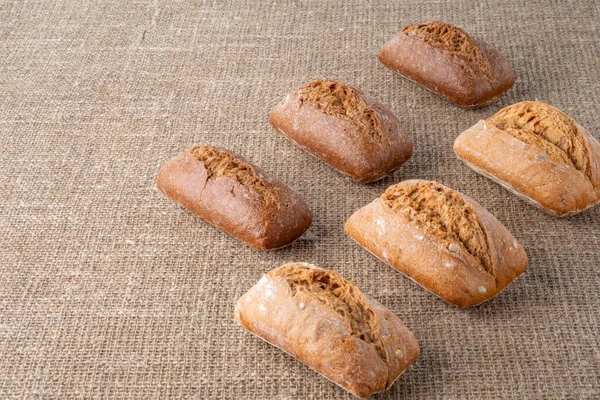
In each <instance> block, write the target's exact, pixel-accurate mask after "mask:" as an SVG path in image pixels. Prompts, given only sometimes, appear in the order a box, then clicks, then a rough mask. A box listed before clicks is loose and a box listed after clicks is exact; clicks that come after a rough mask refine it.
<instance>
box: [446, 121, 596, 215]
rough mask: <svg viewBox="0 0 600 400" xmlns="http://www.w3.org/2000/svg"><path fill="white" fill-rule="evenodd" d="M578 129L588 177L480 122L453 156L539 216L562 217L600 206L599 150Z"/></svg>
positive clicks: (456, 146) (463, 137)
mask: <svg viewBox="0 0 600 400" xmlns="http://www.w3.org/2000/svg"><path fill="white" fill-rule="evenodd" d="M577 128H578V129H579V131H580V133H581V135H582V138H583V140H584V142H585V147H586V148H585V150H586V156H588V157H589V161H590V163H589V164H590V169H589V176H586V174H585V173H583V172H582V171H580V170H578V169H576V168H574V167H573V165H571V164H570V163H566V162H562V161H561V160H557V159H555V158H553V157H550V156H548V154H547V153H546V152H545V151H544V150H543V149H542V148H540V147H537V146H535V145H531V144H528V143H525V142H523V141H521V140H519V139H517V138H515V137H513V136H511V135H509V134H508V133H506V132H505V131H503V130H501V129H498V128H497V127H496V126H494V125H493V124H491V123H489V122H488V121H485V120H482V121H479V122H478V123H477V124H475V125H474V126H472V127H471V128H469V129H467V130H466V131H464V132H463V133H461V134H460V135H459V136H458V138H457V139H456V141H455V142H454V152H455V153H456V155H457V156H458V158H459V159H461V160H462V161H463V162H464V163H465V164H466V165H468V166H470V167H471V168H473V169H474V170H475V171H476V172H477V173H479V174H481V175H484V176H487V177H488V178H491V179H492V180H494V181H495V182H497V183H499V184H500V185H502V186H503V187H505V188H506V189H508V190H510V191H511V192H513V193H515V194H517V195H518V196H519V197H520V198H522V199H524V200H526V201H528V202H529V203H531V204H533V205H535V206H536V207H537V208H539V209H540V210H542V211H544V212H546V213H548V214H550V215H553V216H557V217H566V216H569V215H573V214H577V213H579V212H581V211H584V210H586V209H588V208H590V207H593V206H595V205H596V204H598V203H600V144H599V143H598V141H597V140H596V139H594V138H593V137H592V136H591V135H590V134H589V133H588V132H587V131H586V130H585V129H584V128H582V127H581V126H579V125H577Z"/></svg>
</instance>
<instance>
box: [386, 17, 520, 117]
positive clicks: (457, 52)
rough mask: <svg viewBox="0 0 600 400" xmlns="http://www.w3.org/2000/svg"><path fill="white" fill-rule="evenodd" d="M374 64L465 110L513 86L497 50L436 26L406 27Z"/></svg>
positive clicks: (448, 27) (455, 30) (444, 25)
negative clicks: (380, 65)
mask: <svg viewBox="0 0 600 400" xmlns="http://www.w3.org/2000/svg"><path fill="white" fill-rule="evenodd" d="M379 60H380V61H381V62H382V63H383V65H385V66H386V67H388V68H389V69H391V70H393V71H396V72H399V73H400V74H401V75H403V76H404V77H405V78H408V79H410V80H412V81H414V82H416V83H418V84H419V85H421V86H424V87H425V88H427V89H429V90H431V91H433V92H435V93H438V94H440V95H441V96H443V97H445V98H446V99H448V100H450V101H452V102H454V103H456V104H459V105H461V106H463V107H467V108H475V107H480V106H482V105H484V104H487V103H489V102H491V101H493V100H495V99H496V98H498V97H500V96H502V95H503V94H504V93H505V92H506V91H507V90H508V89H510V88H511V87H512V85H513V84H514V82H515V76H514V73H513V71H512V68H511V67H510V65H509V64H508V62H507V61H506V59H505V58H504V57H503V56H502V55H501V54H500V53H499V52H498V51H497V50H495V49H493V48H491V47H489V46H488V45H487V44H486V43H484V42H483V41H478V40H475V39H473V38H472V37H471V36H469V35H468V34H467V33H466V32H465V31H463V30H462V29H460V28H457V27H455V26H453V25H450V24H447V23H445V22H439V21H431V22H427V23H425V24H413V25H408V26H406V27H405V28H404V29H402V31H401V32H399V33H398V34H397V35H396V36H394V37H393V38H392V39H390V40H389V41H388V42H387V43H385V45H384V46H383V48H382V49H381V51H380V53H379Z"/></svg>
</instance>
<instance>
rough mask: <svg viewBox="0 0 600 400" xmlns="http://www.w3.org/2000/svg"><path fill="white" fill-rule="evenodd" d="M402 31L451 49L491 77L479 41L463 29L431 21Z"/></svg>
mask: <svg viewBox="0 0 600 400" xmlns="http://www.w3.org/2000/svg"><path fill="white" fill-rule="evenodd" d="M402 32H404V33H406V34H407V35H409V36H417V37H419V38H421V39H422V40H423V41H424V42H425V43H427V44H429V45H430V46H433V47H436V48H439V49H442V50H446V51H449V52H451V53H453V54H454V55H456V56H458V57H461V58H463V59H464V60H465V61H467V62H468V63H469V65H470V66H471V67H472V68H473V69H475V70H477V71H479V72H481V73H482V74H483V75H484V76H485V77H486V78H488V79H489V78H490V77H491V72H490V64H489V62H488V60H487V57H486V56H485V55H484V54H483V52H482V51H481V49H480V48H479V45H478V44H477V42H475V40H473V39H472V38H471V36H469V35H468V34H467V33H466V32H465V31H463V30H462V29H460V28H458V27H456V26H453V25H450V24H447V23H445V22H439V21H431V22H428V23H426V24H412V25H408V26H406V27H404V29H402Z"/></svg>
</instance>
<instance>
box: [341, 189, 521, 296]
mask: <svg viewBox="0 0 600 400" xmlns="http://www.w3.org/2000/svg"><path fill="white" fill-rule="evenodd" d="M345 229H346V233H347V234H348V236H350V237H351V238H352V239H354V240H355V241H356V242H357V243H358V244H360V245H361V246H363V247H364V248H366V249H367V250H369V251H370V252H371V253H373V254H374V255H375V256H376V257H378V258H379V259H380V260H382V261H383V262H385V263H387V264H388V265H390V266H392V267H394V268H396V269H397V270H398V271H400V272H402V273H403V274H405V275H407V276H408V277H410V278H411V279H413V280H415V281H416V282H417V283H418V284H420V285H421V286H423V287H424V288H425V289H427V290H429V291H431V292H433V293H435V294H437V295H438V296H440V297H441V298H442V299H444V300H446V301H448V302H450V303H453V304H456V305H457V306H459V307H469V306H473V305H476V304H479V303H482V302H484V301H487V300H489V299H491V298H492V297H494V296H496V295H497V294H498V293H500V291H501V290H503V289H504V288H505V287H506V286H507V285H508V284H509V283H511V282H512V281H513V280H514V279H515V278H516V277H517V276H519V275H520V274H521V273H522V272H523V271H524V270H525V268H526V267H527V255H526V254H525V250H524V249H523V246H521V244H520V243H519V242H518V241H517V239H515V238H514V237H513V236H512V235H511V234H510V232H509V231H508V230H507V229H506V228H505V227H504V226H503V225H502V224H501V223H500V222H499V221H498V220H497V219H496V218H495V217H494V216H493V215H492V214H490V213H489V212H488V211H486V210H485V209H484V208H483V207H481V206H480V205H479V204H477V203H476V202H475V201H473V200H472V199H470V198H468V197H467V196H465V195H462V194H460V193H458V192H456V191H454V190H452V189H449V188H447V187H445V186H443V185H440V184H439V183H436V182H432V181H421V180H409V181H404V182H401V183H398V184H396V185H393V186H390V187H389V188H388V189H387V190H386V191H385V193H383V195H381V197H379V198H377V199H375V200H374V201H373V202H372V203H370V204H368V205H366V206H365V207H363V208H361V209H359V210H358V211H356V212H355V213H354V214H353V215H352V216H351V217H350V219H348V221H347V222H346V227H345Z"/></svg>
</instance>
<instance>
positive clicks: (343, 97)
mask: <svg viewBox="0 0 600 400" xmlns="http://www.w3.org/2000/svg"><path fill="white" fill-rule="evenodd" d="M293 93H294V94H296V95H298V96H300V101H301V102H302V103H303V102H308V103H310V104H312V105H314V106H315V107H316V108H317V109H319V110H321V111H322V112H323V113H325V114H327V115H331V116H334V117H337V118H339V119H341V120H343V121H346V122H349V123H351V124H352V125H354V126H355V127H356V128H358V131H359V132H361V133H364V134H367V135H369V136H371V137H372V138H373V139H375V140H376V141H377V142H381V141H382V140H383V138H384V137H385V135H384V132H383V129H382V126H381V122H380V121H379V118H378V116H377V112H376V111H375V109H374V108H373V107H371V106H370V105H369V103H368V102H367V101H366V100H365V99H364V98H363V96H362V95H361V93H360V92H359V91H358V89H355V88H353V87H352V86H350V85H347V84H345V83H343V82H340V81H336V80H331V79H321V80H316V81H312V82H309V83H307V84H305V85H304V86H301V87H299V88H298V89H296V90H294V92H293Z"/></svg>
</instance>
